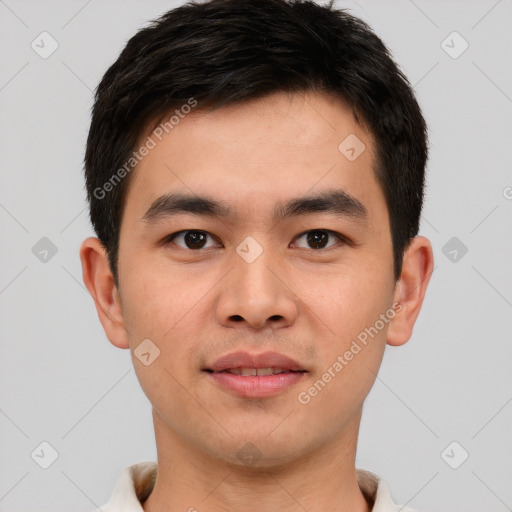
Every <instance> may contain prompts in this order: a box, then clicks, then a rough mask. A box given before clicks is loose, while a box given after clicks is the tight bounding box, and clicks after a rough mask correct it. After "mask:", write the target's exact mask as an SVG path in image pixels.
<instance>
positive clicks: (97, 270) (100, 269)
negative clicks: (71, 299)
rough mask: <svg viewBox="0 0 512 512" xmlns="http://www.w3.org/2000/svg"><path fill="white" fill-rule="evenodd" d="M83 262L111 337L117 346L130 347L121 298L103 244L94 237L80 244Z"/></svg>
mask: <svg viewBox="0 0 512 512" xmlns="http://www.w3.org/2000/svg"><path fill="white" fill-rule="evenodd" d="M80 261H81V262H82V277H83V280H84V284H85V286H86V287H87V289H88V290H89V293H90V294H91V296H92V298H93V300H94V304H95V306H96V311H97V312H98V318H99V319H100V322H101V325H102V326H103V329H104V331H105V334H106V335H107V338H108V339H109V340H110V342H111V343H112V345H114V346H116V347H119V348H129V343H128V337H127V333H126V330H125V327H124V319H123V311H122V308H121V300H120V297H119V294H118V291H117V288H116V286H115V284H114V276H113V275H112V271H111V269H110V265H109V262H108V257H107V252H106V250H105V248H104V246H103V244H102V243H101V242H100V241H99V240H98V239H97V238H94V237H91V238H87V239H86V240H84V241H83V242H82V245H81V247H80Z"/></svg>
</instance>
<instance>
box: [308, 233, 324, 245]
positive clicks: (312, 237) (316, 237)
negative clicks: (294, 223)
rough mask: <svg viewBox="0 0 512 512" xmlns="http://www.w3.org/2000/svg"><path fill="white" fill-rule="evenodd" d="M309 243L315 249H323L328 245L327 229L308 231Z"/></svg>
mask: <svg viewBox="0 0 512 512" xmlns="http://www.w3.org/2000/svg"><path fill="white" fill-rule="evenodd" d="M307 238H308V243H309V244H311V245H313V246H315V247H314V248H315V249H322V248H323V247H325V246H326V245H327V238H328V236H327V233H326V232H325V231H311V232H310V233H308V237H307Z"/></svg>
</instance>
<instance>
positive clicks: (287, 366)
mask: <svg viewBox="0 0 512 512" xmlns="http://www.w3.org/2000/svg"><path fill="white" fill-rule="evenodd" d="M232 368H282V369H283V370H289V371H294V372H300V371H306V369H305V368H304V367H303V366H301V365H300V364H299V363H298V362H297V361H294V360H293V359H292V358H291V357H288V356H285V355H284V354H280V353H279V352H263V353H261V354H249V352H231V353H230V354H226V355H225V356H222V357H220V358H219V359H217V361H215V362H214V363H213V364H212V365H211V366H209V367H208V368H205V370H207V371H211V372H216V373H217V372H222V371H224V370H230V369H232Z"/></svg>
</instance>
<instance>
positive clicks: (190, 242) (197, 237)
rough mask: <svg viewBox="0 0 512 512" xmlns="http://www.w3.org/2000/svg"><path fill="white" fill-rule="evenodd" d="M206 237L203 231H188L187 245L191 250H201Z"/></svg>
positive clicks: (186, 236)
mask: <svg viewBox="0 0 512 512" xmlns="http://www.w3.org/2000/svg"><path fill="white" fill-rule="evenodd" d="M205 240H206V236H205V234H204V233H203V232H201V231H188V232H187V233H186V234H185V243H186V244H187V246H188V247H189V248H190V249H200V248H201V247H203V245H204V242H205Z"/></svg>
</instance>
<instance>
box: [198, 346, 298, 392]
mask: <svg viewBox="0 0 512 512" xmlns="http://www.w3.org/2000/svg"><path fill="white" fill-rule="evenodd" d="M233 368H281V369H283V370H286V372H285V373H279V374H274V375H261V376H259V375H258V376H244V375H235V374H232V373H226V372H224V370H229V369H233ZM203 371H205V372H207V373H208V376H209V377H210V378H211V379H212V380H213V381H214V382H215V383H216V384H218V385H220V386H221V387H222V388H224V389H226V390H228V391H230V392H231V393H234V394H235V395H238V396H241V397H244V398H265V397H270V396H273V395H276V394H278V393H280V392H281V391H283V390H285V389H287V388H289V387H290V386H292V385H294V384H296V383H297V382H299V381H300V380H302V379H303V378H304V376H305V374H307V370H306V369H305V368H304V367H303V366H301V365H300V364H299V363H298V362H297V361H294V360H293V359H291V358H290V357H288V356H285V355H284V354H279V353H278V352H264V353H262V354H249V353H248V352H233V353H231V354H227V355H225V356H222V357H221V358H219V359H217V361H215V362H214V363H213V364H212V365H211V366H210V367H209V368H205V369H204V370H203Z"/></svg>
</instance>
